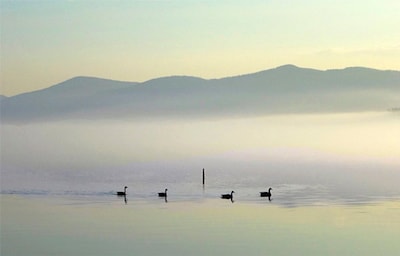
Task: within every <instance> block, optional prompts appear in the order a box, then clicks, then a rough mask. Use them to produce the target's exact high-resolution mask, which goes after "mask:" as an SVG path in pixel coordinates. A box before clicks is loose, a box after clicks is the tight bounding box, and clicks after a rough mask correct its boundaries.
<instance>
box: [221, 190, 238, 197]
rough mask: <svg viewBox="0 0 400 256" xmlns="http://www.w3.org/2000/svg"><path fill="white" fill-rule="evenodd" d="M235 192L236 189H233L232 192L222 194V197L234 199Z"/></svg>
mask: <svg viewBox="0 0 400 256" xmlns="http://www.w3.org/2000/svg"><path fill="white" fill-rule="evenodd" d="M233 193H235V191H232V192H231V193H230V194H222V195H221V198H222V199H233Z"/></svg>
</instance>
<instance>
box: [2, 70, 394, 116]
mask: <svg viewBox="0 0 400 256" xmlns="http://www.w3.org/2000/svg"><path fill="white" fill-rule="evenodd" d="M399 102H400V71H382V70H375V69H369V68H362V67H351V68H345V69H337V70H327V71H321V70H315V69H307V68H299V67H296V66H294V65H285V66H281V67H277V68H274V69H269V70H265V71H261V72H257V73H253V74H246V75H240V76H234V77H227V78H221V79H210V80H206V79H202V78H197V77H189V76H171V77H162V78H156V79H152V80H149V81H146V82H143V83H136V82H120V81H113V80H107V79H100V78H93V77H76V78H72V79H70V80H67V81H65V82H62V83H60V84H57V85H54V86H52V87H49V88H47V89H43V90H39V91H34V92H29V93H24V94H20V95H16V96H13V97H5V98H1V101H0V104H1V120H2V122H30V121H40V120H43V121H47V120H60V119H68V118H78V119H97V118H148V117H165V118H170V117H210V116H226V115H234V116H241V115H246V116H247V115H264V114H279V113H320V112H346V111H379V110H386V109H390V108H393V107H394V106H398V103H399Z"/></svg>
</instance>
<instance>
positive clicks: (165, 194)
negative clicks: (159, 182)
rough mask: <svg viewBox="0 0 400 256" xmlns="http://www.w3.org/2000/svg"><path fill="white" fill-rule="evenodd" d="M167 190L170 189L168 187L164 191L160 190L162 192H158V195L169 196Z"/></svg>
mask: <svg viewBox="0 0 400 256" xmlns="http://www.w3.org/2000/svg"><path fill="white" fill-rule="evenodd" d="M167 191H168V189H165V191H164V192H160V193H158V196H159V197H165V198H166V197H167Z"/></svg>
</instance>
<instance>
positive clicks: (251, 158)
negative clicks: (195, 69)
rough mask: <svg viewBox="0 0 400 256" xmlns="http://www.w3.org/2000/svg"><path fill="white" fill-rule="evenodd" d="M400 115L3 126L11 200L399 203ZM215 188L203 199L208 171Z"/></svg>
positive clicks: (5, 186) (4, 179) (4, 186)
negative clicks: (261, 197) (231, 195)
mask: <svg viewBox="0 0 400 256" xmlns="http://www.w3.org/2000/svg"><path fill="white" fill-rule="evenodd" d="M399 127H400V116H399V115H397V114H395V113H386V112H381V113H348V114H321V115H320V114H314V115H304V114H302V115H299V114H298V115H271V116H262V117H251V118H250V117H249V118H225V119H213V120H205V119H170V120H166V119H152V120H136V121H135V120H120V121H115V120H112V121H109V120H103V121H82V120H75V121H70V120H69V121H59V122H47V123H44V122H43V123H31V124H24V125H8V124H2V125H1V138H2V139H1V190H2V192H3V193H10V192H16V193H28V194H29V193H41V192H43V193H61V194H63V193H83V194H84V193H87V194H91V193H94V194H96V193H100V194H101V193H105V194H107V193H112V192H113V191H115V190H120V189H121V188H122V187H123V186H124V185H127V186H128V187H129V190H128V191H129V192H130V195H132V196H136V197H139V198H144V199H146V198H147V197H149V196H150V195H153V194H154V193H155V192H157V191H158V190H160V189H163V188H164V187H168V188H169V190H171V191H173V192H171V193H172V194H175V199H176V200H191V199H196V198H199V197H203V196H206V197H214V196H215V195H218V193H220V192H228V191H230V190H232V189H235V191H236V192H237V193H236V198H237V200H243V201H252V200H254V197H257V193H258V191H261V190H260V189H262V190H266V189H267V188H268V187H273V188H274V196H275V197H274V199H275V201H278V202H281V203H282V204H287V205H291V204H297V203H299V202H298V201H299V200H300V201H302V202H303V203H307V200H309V201H310V202H336V201H337V200H338V201H343V202H347V201H350V202H351V201H369V200H377V199H379V198H383V199H387V198H391V197H399V195H400V188H399V187H398V182H399V181H400V173H399V171H398V170H400V141H399V138H400V129H399ZM202 168H205V169H206V173H207V182H206V185H207V186H206V187H207V190H206V191H205V192H203V193H202V192H201V191H202V190H201V170H202Z"/></svg>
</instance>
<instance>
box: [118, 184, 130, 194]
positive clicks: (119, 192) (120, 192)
mask: <svg viewBox="0 0 400 256" xmlns="http://www.w3.org/2000/svg"><path fill="white" fill-rule="evenodd" d="M127 188H128V187H127V186H125V187H124V192H122V191H118V192H117V196H126V189H127Z"/></svg>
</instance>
